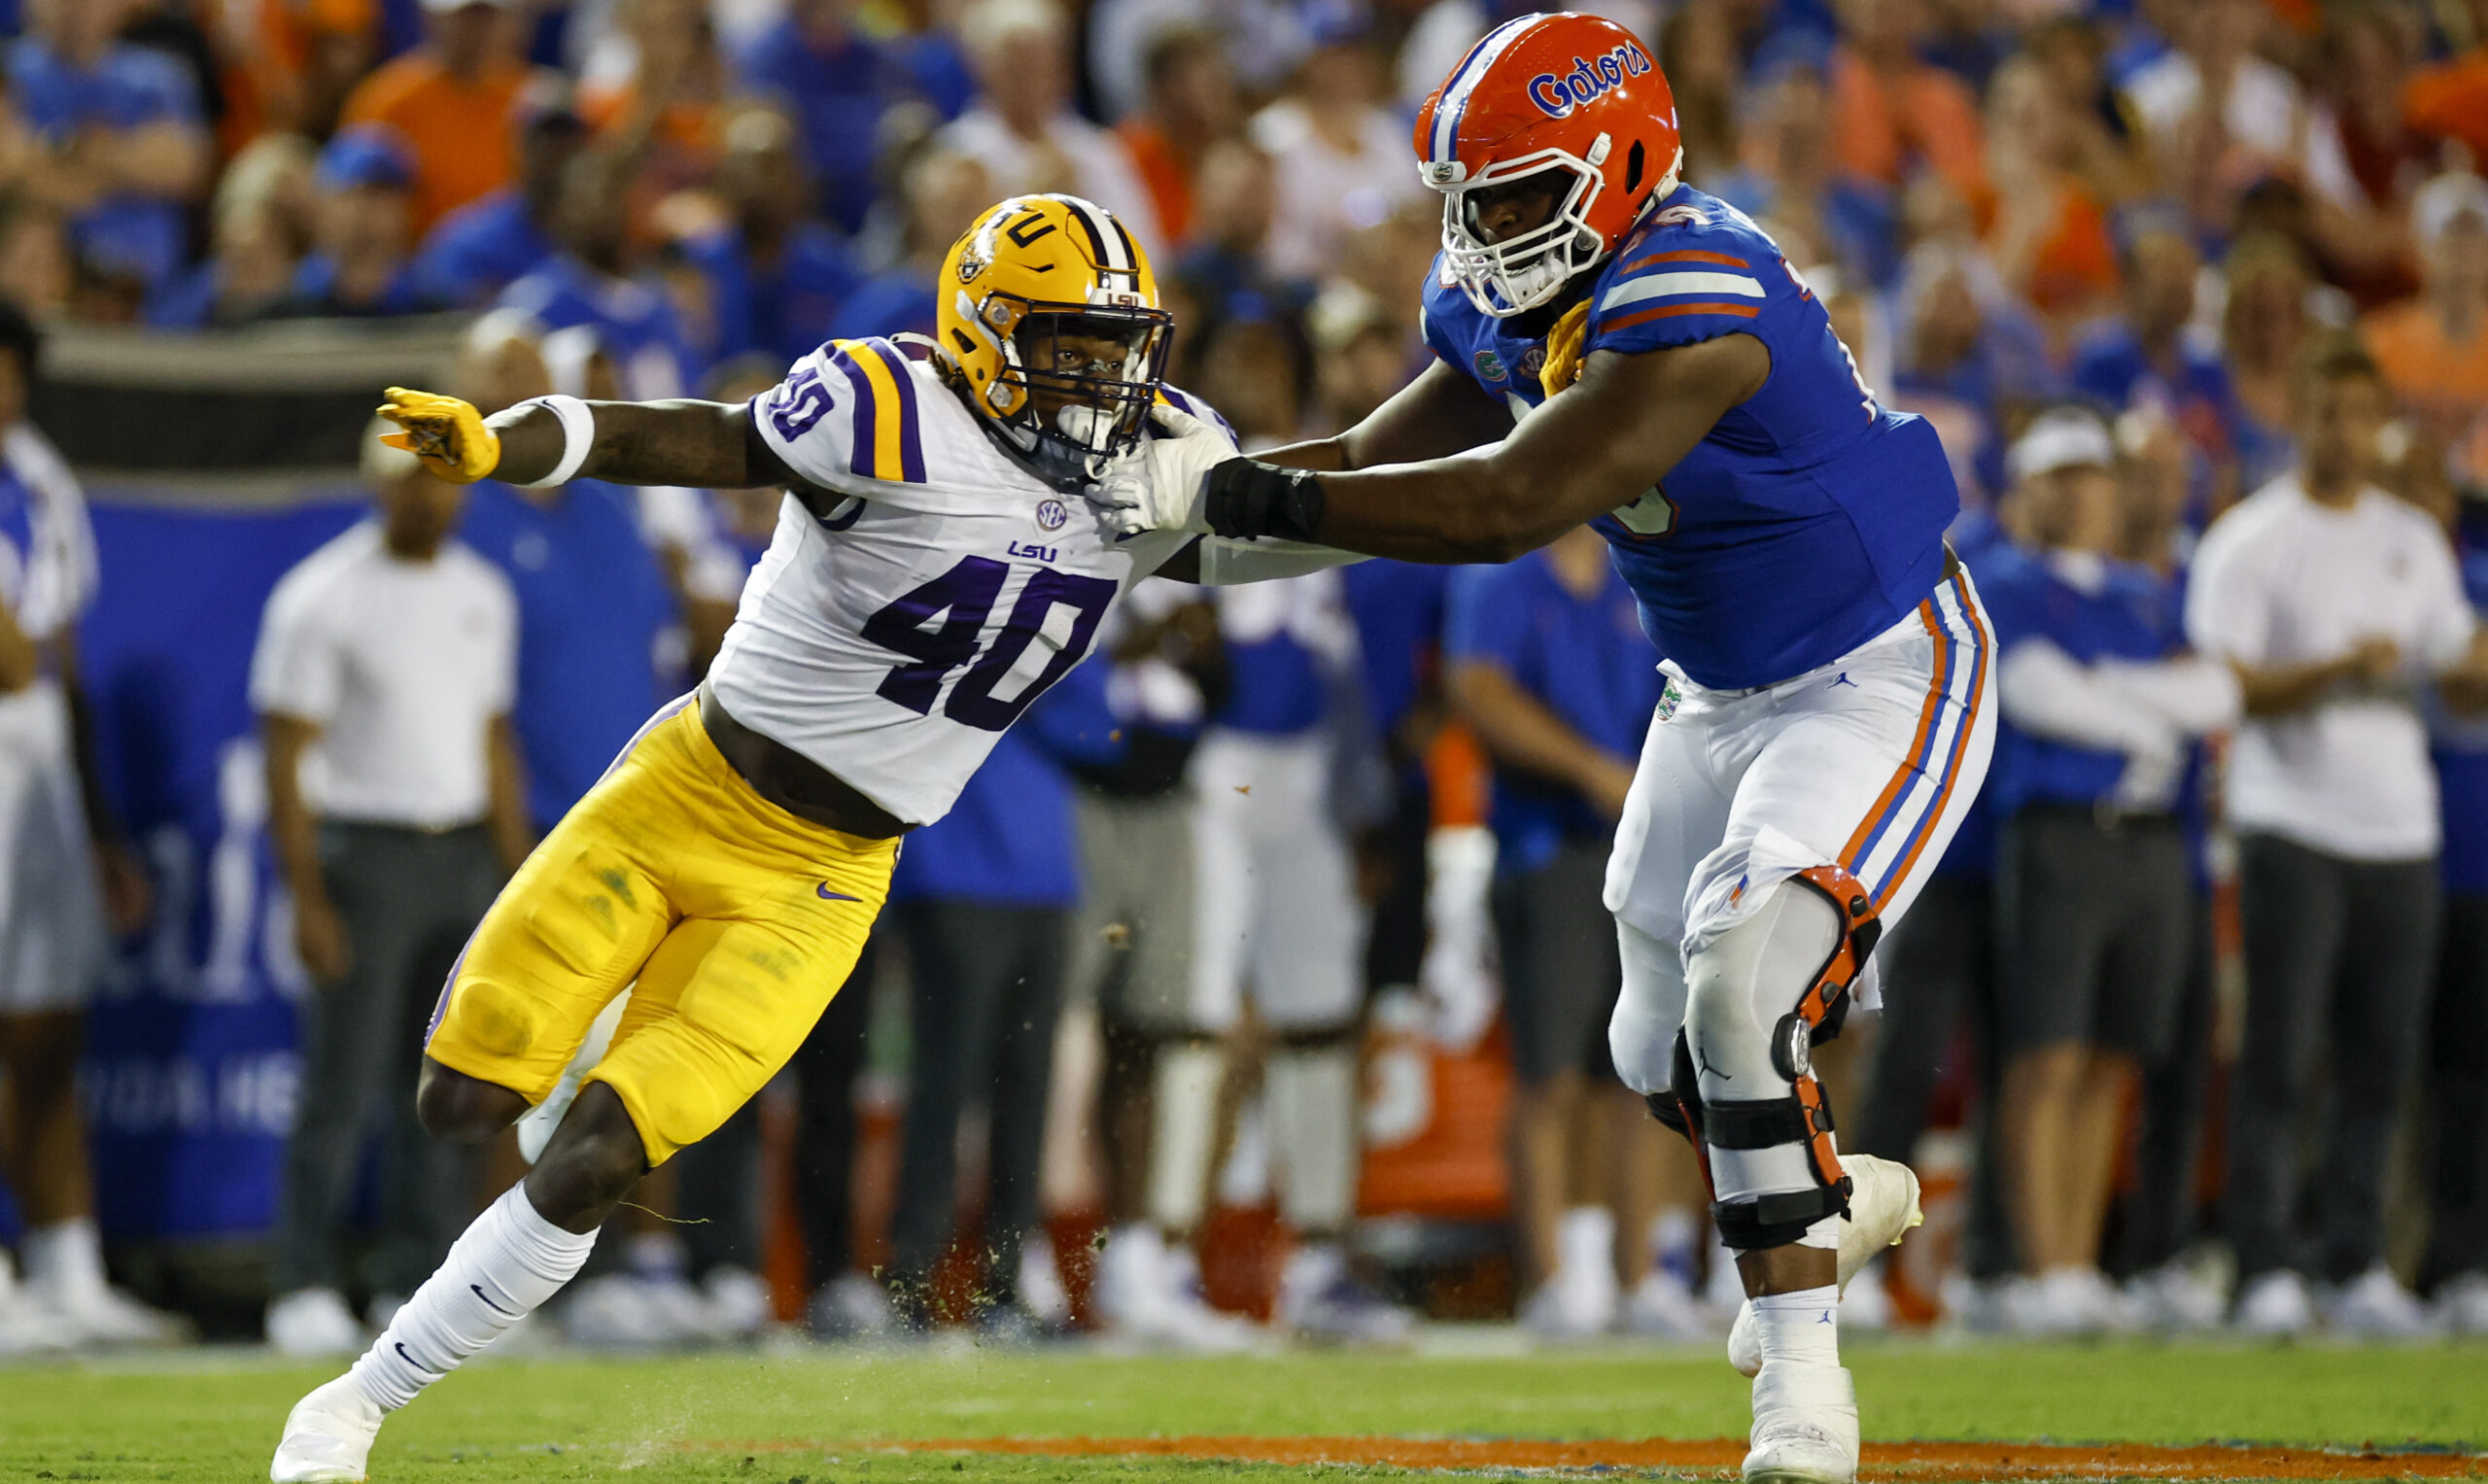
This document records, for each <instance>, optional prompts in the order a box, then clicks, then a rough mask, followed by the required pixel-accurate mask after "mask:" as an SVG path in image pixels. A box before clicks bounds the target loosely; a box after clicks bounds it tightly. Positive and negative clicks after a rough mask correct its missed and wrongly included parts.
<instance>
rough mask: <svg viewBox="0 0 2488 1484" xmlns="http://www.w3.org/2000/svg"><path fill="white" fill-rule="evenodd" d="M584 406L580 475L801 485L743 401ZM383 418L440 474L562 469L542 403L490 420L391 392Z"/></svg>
mask: <svg viewBox="0 0 2488 1484" xmlns="http://www.w3.org/2000/svg"><path fill="white" fill-rule="evenodd" d="M587 408H588V412H589V414H590V415H591V416H592V417H593V418H594V419H595V423H596V436H595V438H594V440H593V441H592V442H591V443H590V444H589V445H588V455H587V462H586V463H585V464H583V465H581V466H579V469H578V472H577V476H576V477H578V478H582V479H604V480H607V481H610V482H611V483H614V484H678V485H687V486H690V487H693V488H706V489H727V490H743V489H752V488H755V487H758V486H761V485H784V484H788V483H790V482H795V481H794V480H793V476H792V475H791V474H790V473H789V472H788V471H787V469H786V466H785V465H784V464H783V463H782V462H780V461H779V459H778V456H777V454H776V453H775V452H773V451H772V450H771V449H770V447H769V445H768V444H767V443H766V442H764V441H762V439H761V436H760V432H759V430H758V429H756V428H755V427H753V426H752V421H751V409H750V407H749V406H747V405H745V404H743V403H741V402H708V401H697V400H693V399H690V398H683V399H679V400H674V401H661V402H589V403H587ZM380 412H381V415H382V416H383V417H386V418H388V419H389V420H390V421H392V422H394V423H397V425H398V426H400V427H401V428H403V429H405V430H406V431H405V432H404V433H402V434H399V435H398V436H400V437H402V438H403V439H405V442H404V445H403V446H404V447H406V448H407V449H408V450H409V451H410V452H412V453H414V454H415V455H417V456H418V457H420V458H421V459H422V460H423V461H424V464H425V466H427V467H429V468H431V469H432V472H434V473H436V474H439V475H441V476H442V477H443V478H447V479H455V480H458V481H460V482H462V483H463V482H466V481H467V480H474V479H482V478H486V477H491V478H496V479H502V480H507V481H509V482H511V483H514V484H525V483H528V482H529V481H531V480H536V479H541V478H543V477H544V476H545V475H547V474H550V473H552V472H553V471H554V470H555V469H556V468H558V467H560V466H561V462H562V453H563V449H564V447H565V444H564V440H563V431H562V421H561V419H560V418H559V417H557V416H556V415H555V414H554V413H553V411H552V409H551V408H549V407H546V406H544V405H543V404H542V403H540V402H522V403H520V404H519V405H518V406H515V407H511V408H508V409H506V410H504V411H501V412H496V413H494V414H493V415H492V416H491V417H488V418H487V417H480V416H479V415H478V414H477V413H476V411H475V409H474V408H473V407H471V406H469V405H468V404H467V403H466V402H463V401H460V400H458V399H457V398H456V397H438V396H434V395H432V393H428V392H410V391H407V390H405V389H403V388H398V387H392V388H390V389H389V401H388V403H387V404H386V405H384V406H383V407H382V408H381V409H380Z"/></svg>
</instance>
